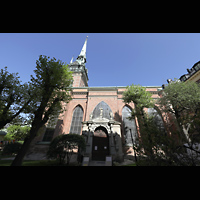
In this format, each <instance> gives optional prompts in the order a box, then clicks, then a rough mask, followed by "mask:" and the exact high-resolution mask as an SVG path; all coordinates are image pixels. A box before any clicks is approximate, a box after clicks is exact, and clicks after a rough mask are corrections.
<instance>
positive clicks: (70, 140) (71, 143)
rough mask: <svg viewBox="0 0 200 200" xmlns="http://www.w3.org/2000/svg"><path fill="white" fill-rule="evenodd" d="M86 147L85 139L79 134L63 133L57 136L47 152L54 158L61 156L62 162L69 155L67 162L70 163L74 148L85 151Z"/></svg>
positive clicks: (49, 156)
mask: <svg viewBox="0 0 200 200" xmlns="http://www.w3.org/2000/svg"><path fill="white" fill-rule="evenodd" d="M85 148H86V144H85V139H84V137H83V136H81V135H77V134H63V135H59V136H57V137H55V138H54V139H53V140H52V142H51V144H50V146H49V150H48V152H47V157H48V158H52V159H57V158H59V160H60V164H61V163H64V159H65V157H66V156H67V164H69V162H70V159H71V156H72V153H73V150H75V149H79V151H83V150H85Z"/></svg>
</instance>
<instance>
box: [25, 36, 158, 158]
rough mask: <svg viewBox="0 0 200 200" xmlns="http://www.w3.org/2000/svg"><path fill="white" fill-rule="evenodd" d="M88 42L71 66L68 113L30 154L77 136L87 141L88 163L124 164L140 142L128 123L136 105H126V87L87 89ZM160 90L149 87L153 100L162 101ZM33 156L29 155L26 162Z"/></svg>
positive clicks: (133, 123)
mask: <svg viewBox="0 0 200 200" xmlns="http://www.w3.org/2000/svg"><path fill="white" fill-rule="evenodd" d="M87 41H88V37H87V38H86V40H85V42H84V45H83V47H82V49H81V52H80V55H79V56H78V57H77V59H76V61H74V62H73V59H72V60H71V62H70V64H69V69H70V70H71V71H72V72H73V79H74V81H73V87H72V93H71V95H72V100H71V101H70V102H69V103H68V104H66V105H63V106H65V108H66V111H65V112H64V113H63V114H62V116H59V117H58V120H56V121H57V122H56V123H55V125H47V128H46V131H44V134H41V135H40V136H39V137H37V139H35V140H34V145H33V146H32V147H31V149H32V151H31V152H32V153H33V151H34V152H39V151H40V152H41V150H42V149H43V150H44V152H45V151H46V150H47V147H48V146H49V144H50V141H51V140H52V139H53V138H54V137H56V136H58V135H60V134H68V133H74V134H79V135H83V136H84V137H85V140H86V150H85V152H83V156H84V157H87V158H88V159H89V161H93V160H95V161H105V160H106V157H108V156H110V157H111V158H112V161H117V162H122V161H123V159H124V157H125V156H126V155H129V154H131V155H133V149H132V146H133V144H135V143H136V142H137V140H136V138H137V137H138V133H139V126H138V121H137V119H135V120H129V119H127V117H129V116H130V111H131V110H132V109H134V104H133V103H130V104H125V103H124V102H123V99H122V94H123V92H124V91H125V90H126V86H120V87H118V86H116V87H101V86H99V87H89V86H88V80H89V72H88V69H87V68H86V49H87ZM161 89H162V88H161V87H160V86H146V90H147V91H149V92H150V93H151V94H152V98H154V99H157V98H159V95H158V92H159V91H160V90H161ZM148 112H151V110H149V111H148ZM31 152H30V151H29V153H28V154H27V159H28V157H29V155H31V154H32V153H31ZM36 154H37V153H36ZM37 156H39V154H38V155H37Z"/></svg>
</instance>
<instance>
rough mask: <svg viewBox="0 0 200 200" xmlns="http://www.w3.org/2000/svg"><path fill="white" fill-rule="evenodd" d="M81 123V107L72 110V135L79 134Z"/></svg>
mask: <svg viewBox="0 0 200 200" xmlns="http://www.w3.org/2000/svg"><path fill="white" fill-rule="evenodd" d="M82 121H83V109H82V107H81V106H77V107H76V108H75V109H74V113H73V117H72V123H71V128H70V133H74V134H79V135H80V134H81V126H82V124H81V122H82Z"/></svg>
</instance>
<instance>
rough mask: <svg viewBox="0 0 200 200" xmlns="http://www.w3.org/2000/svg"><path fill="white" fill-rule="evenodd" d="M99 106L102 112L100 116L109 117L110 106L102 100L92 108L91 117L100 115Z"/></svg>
mask: <svg viewBox="0 0 200 200" xmlns="http://www.w3.org/2000/svg"><path fill="white" fill-rule="evenodd" d="M100 108H102V109H103V113H102V117H103V118H106V119H110V113H112V110H111V108H110V107H109V105H108V104H107V103H105V102H104V101H101V102H100V103H99V104H98V105H97V106H96V107H95V109H94V110H93V113H92V114H93V117H92V119H95V118H98V117H100Z"/></svg>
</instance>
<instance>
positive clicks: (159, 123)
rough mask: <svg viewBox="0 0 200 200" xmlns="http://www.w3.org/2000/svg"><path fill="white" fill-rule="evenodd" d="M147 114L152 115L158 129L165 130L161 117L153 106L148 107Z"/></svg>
mask: <svg viewBox="0 0 200 200" xmlns="http://www.w3.org/2000/svg"><path fill="white" fill-rule="evenodd" d="M148 115H149V116H150V117H153V119H154V123H155V124H156V126H157V127H158V129H159V130H161V131H165V126H164V123H163V120H162V117H161V116H160V115H159V114H158V112H157V110H156V109H154V108H148Z"/></svg>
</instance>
